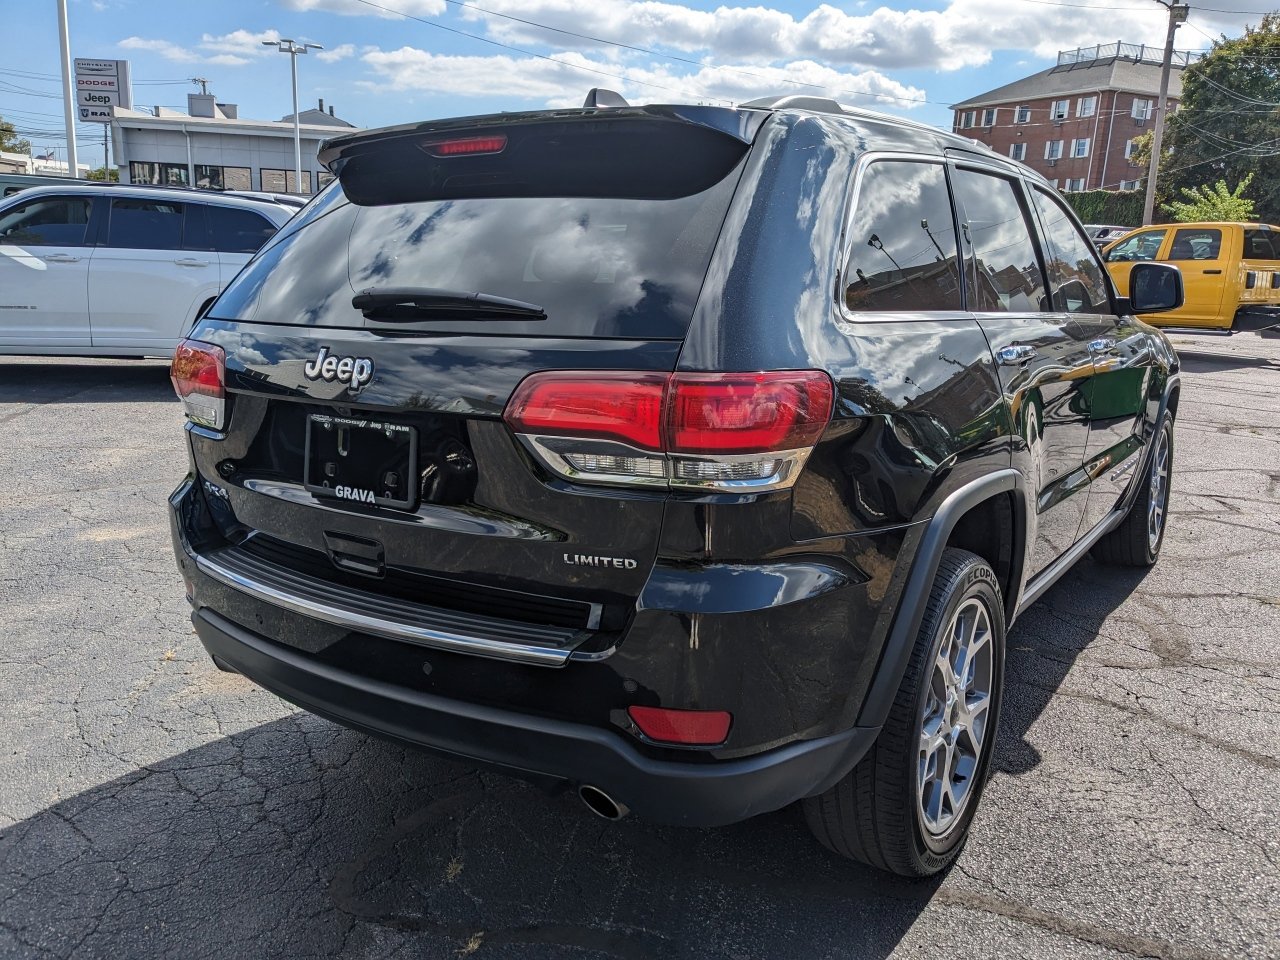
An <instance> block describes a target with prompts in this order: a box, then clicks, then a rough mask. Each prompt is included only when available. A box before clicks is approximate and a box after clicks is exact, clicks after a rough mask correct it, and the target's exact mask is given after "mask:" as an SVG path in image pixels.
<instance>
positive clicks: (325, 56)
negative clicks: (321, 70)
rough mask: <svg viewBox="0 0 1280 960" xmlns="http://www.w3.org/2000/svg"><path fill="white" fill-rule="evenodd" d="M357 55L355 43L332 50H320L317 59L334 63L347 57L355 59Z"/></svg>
mask: <svg viewBox="0 0 1280 960" xmlns="http://www.w3.org/2000/svg"><path fill="white" fill-rule="evenodd" d="M355 53H356V46H355V44H354V43H344V44H342V45H340V46H337V47H334V48H333V49H332V50H318V51H316V54H315V56H316V59H318V60H323V61H324V62H325V63H333V62H334V61H337V60H345V59H347V57H354V56H355Z"/></svg>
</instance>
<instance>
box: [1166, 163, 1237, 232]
mask: <svg viewBox="0 0 1280 960" xmlns="http://www.w3.org/2000/svg"><path fill="white" fill-rule="evenodd" d="M1252 181H1253V174H1252V173H1251V174H1249V175H1248V176H1247V177H1245V178H1244V179H1243V180H1241V181H1240V182H1239V183H1238V184H1236V188H1235V189H1234V190H1230V189H1228V188H1227V181H1225V180H1219V181H1218V182H1217V183H1215V184H1214V185H1213V186H1211V187H1209V186H1204V187H1183V188H1182V195H1183V196H1184V197H1186V200H1185V201H1181V200H1175V201H1173V202H1172V203H1166V204H1165V205H1164V206H1163V207H1162V208H1161V209H1163V210H1164V212H1165V213H1167V214H1169V215H1170V216H1171V217H1173V219H1174V220H1175V221H1176V222H1178V223H1199V222H1203V221H1206V220H1210V221H1215V220H1220V221H1227V222H1230V221H1237V222H1239V221H1242V220H1252V219H1253V201H1252V200H1246V199H1245V198H1244V197H1243V196H1241V194H1243V193H1244V191H1245V189H1246V188H1247V187H1248V186H1249V184H1250V183H1251V182H1252Z"/></svg>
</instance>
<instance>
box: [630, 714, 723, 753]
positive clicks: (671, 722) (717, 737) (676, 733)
mask: <svg viewBox="0 0 1280 960" xmlns="http://www.w3.org/2000/svg"><path fill="white" fill-rule="evenodd" d="M627 715H628V716H629V717H631V719H632V721H633V722H634V723H635V725H636V726H637V727H639V728H640V732H641V733H643V734H644V735H645V736H646V737H648V738H649V739H650V740H660V741H661V742H663V743H683V744H688V745H691V746H704V747H705V746H713V745H714V744H717V743H724V741H725V738H726V737H728V736H729V725H730V724H731V723H732V722H733V715H732V714H730V713H728V712H726V711H724V710H667V709H664V708H662V707H628V708H627Z"/></svg>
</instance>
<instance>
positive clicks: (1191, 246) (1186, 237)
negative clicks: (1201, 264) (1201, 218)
mask: <svg viewBox="0 0 1280 960" xmlns="http://www.w3.org/2000/svg"><path fill="white" fill-rule="evenodd" d="M1221 250H1222V231H1221V230H1206V229H1204V228H1203V227H1195V228H1192V229H1187V230H1177V231H1174V234H1173V243H1172V244H1171V245H1170V247H1169V259H1170V260H1217V259H1218V253H1219V252H1220V251H1221Z"/></svg>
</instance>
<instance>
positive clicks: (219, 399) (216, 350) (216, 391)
mask: <svg viewBox="0 0 1280 960" xmlns="http://www.w3.org/2000/svg"><path fill="white" fill-rule="evenodd" d="M226 362H227V354H226V352H225V351H224V350H223V349H222V348H221V347H219V346H216V345H214V344H212V343H202V342H201V341H199V340H183V341H182V342H181V343H180V344H178V349H177V350H175V351H174V353H173V363H172V364H171V365H170V367H169V379H170V380H172V381H173V389H174V391H175V392H176V393H177V394H178V399H179V400H181V401H182V406H183V408H184V409H185V410H186V413H187V416H188V417H189V418H190V419H191V420H192V421H193V422H195V423H198V424H201V425H202V426H206V427H212V428H214V429H215V430H221V429H222V423H223V414H224V412H225V409H226V395H227V394H226V387H225V383H226V377H225V371H226Z"/></svg>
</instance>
